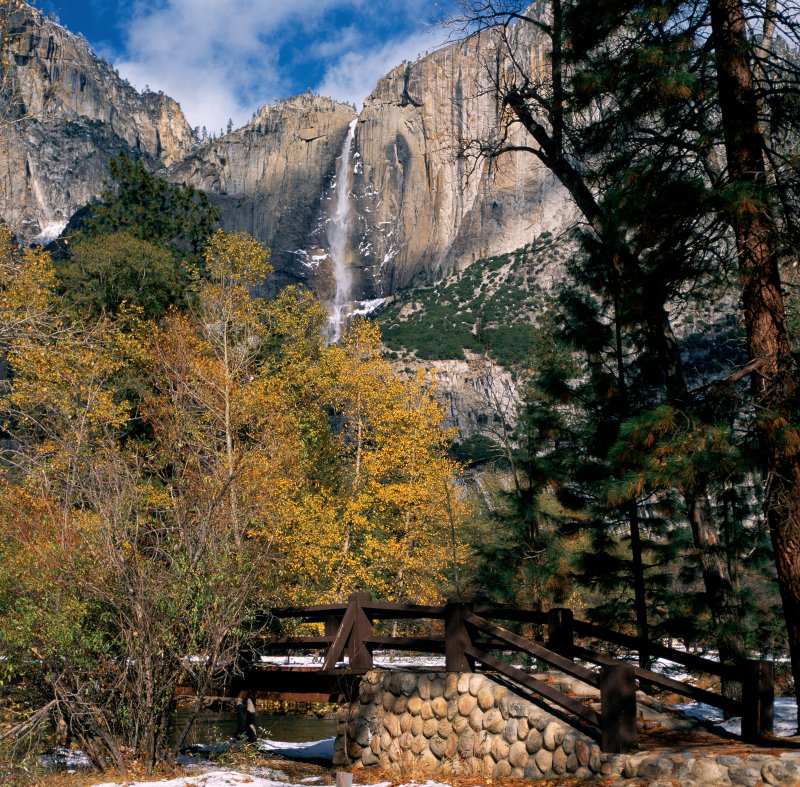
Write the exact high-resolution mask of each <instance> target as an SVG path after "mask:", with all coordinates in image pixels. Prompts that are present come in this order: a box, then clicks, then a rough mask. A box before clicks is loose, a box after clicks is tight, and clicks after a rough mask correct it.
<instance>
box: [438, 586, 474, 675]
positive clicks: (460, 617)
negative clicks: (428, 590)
mask: <svg viewBox="0 0 800 787" xmlns="http://www.w3.org/2000/svg"><path fill="white" fill-rule="evenodd" d="M474 606H475V605H474V604H473V603H471V602H468V601H462V600H460V599H449V600H448V601H447V603H446V604H445V605H444V664H445V669H446V670H447V671H448V672H472V671H473V670H474V668H475V662H474V660H473V659H471V658H470V657H469V656H467V654H466V653H465V650H466V649H467V648H468V647H470V645H472V632H471V630H470V628H469V626H468V625H467V622H466V620H465V619H464V615H465V613H466V612H472V610H473V608H474Z"/></svg>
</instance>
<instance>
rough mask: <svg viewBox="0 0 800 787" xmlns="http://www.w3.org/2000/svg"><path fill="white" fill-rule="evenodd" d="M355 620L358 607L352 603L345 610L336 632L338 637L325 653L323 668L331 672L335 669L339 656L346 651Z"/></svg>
mask: <svg viewBox="0 0 800 787" xmlns="http://www.w3.org/2000/svg"><path fill="white" fill-rule="evenodd" d="M355 621H356V608H355V607H354V606H352V605H351V606H349V607H348V608H347V610H346V611H345V613H344V617H343V618H342V623H341V625H340V626H339V630H338V631H337V632H336V637H335V638H334V640H333V642H332V643H331V646H330V648H328V652H327V653H326V654H325V663H324V664H323V666H322V669H323V670H324V671H325V672H330V671H331V670H333V668H334V667H335V666H336V662H337V661H339V658H340V657H341V655H342V653H343V652H344V646H345V645H346V644H347V640H348V638H349V637H350V632H351V631H352V629H353V624H354V623H355Z"/></svg>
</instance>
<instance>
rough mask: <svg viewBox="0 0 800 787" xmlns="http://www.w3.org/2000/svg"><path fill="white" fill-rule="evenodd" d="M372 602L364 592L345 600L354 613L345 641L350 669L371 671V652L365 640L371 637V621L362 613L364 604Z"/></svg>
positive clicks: (356, 593) (353, 594) (354, 594)
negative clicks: (351, 626)
mask: <svg viewBox="0 0 800 787" xmlns="http://www.w3.org/2000/svg"><path fill="white" fill-rule="evenodd" d="M370 601H372V596H371V595H370V594H369V593H365V592H364V591H360V590H358V591H356V592H355V593H351V594H350V595H349V596H348V598H347V603H348V605H349V606H352V607H353V608H354V611H355V618H354V620H353V628H352V629H351V630H350V636H349V638H348V640H347V651H348V655H349V656H350V669H355V670H364V671H366V670H371V669H372V651H371V650H370V649H369V645H368V643H367V640H368V639H369V638H370V637H371V636H372V621H371V620H370V619H369V618H368V617H367V613H366V612H364V608H363V606H364V604H366V603H368V602H370Z"/></svg>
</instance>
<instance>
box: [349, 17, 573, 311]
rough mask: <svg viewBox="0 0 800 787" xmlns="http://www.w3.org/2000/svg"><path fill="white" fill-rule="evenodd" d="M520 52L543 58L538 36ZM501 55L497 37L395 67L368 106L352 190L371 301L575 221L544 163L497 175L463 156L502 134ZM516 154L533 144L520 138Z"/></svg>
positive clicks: (502, 165) (529, 162) (525, 160)
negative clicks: (467, 148) (495, 85)
mask: <svg viewBox="0 0 800 787" xmlns="http://www.w3.org/2000/svg"><path fill="white" fill-rule="evenodd" d="M517 43H518V52H517V54H518V57H520V58H524V59H527V60H528V61H531V62H533V63H536V62H538V61H539V59H540V58H541V57H542V54H543V50H542V48H541V44H540V41H539V39H538V37H537V36H536V34H535V32H534V31H533V30H532V29H530V28H529V29H527V30H521V31H520V36H519V40H518V42H517ZM500 52H502V50H498V49H497V48H496V44H495V41H494V40H493V38H492V37H491V36H489V35H483V36H474V37H472V38H470V39H468V40H466V41H464V42H461V43H458V44H453V45H451V46H447V47H445V48H443V49H440V50H438V51H436V52H434V53H433V54H430V55H428V56H426V57H424V58H422V59H420V60H418V61H416V62H414V63H408V64H404V65H401V66H399V67H397V68H396V69H394V70H393V71H392V72H391V73H389V74H388V75H387V76H385V77H384V78H383V79H381V80H380V81H379V82H378V86H377V87H376V89H375V91H374V92H373V93H372V95H371V96H370V97H369V98H368V99H367V101H366V102H365V105H364V109H363V111H362V113H361V115H360V116H359V122H358V127H357V132H356V146H357V152H356V156H357V157H358V158H357V164H356V167H355V183H354V188H353V197H354V202H355V206H356V207H355V210H356V212H357V214H358V224H357V229H356V231H355V233H354V237H353V256H354V258H355V260H356V265H357V267H358V268H359V269H360V271H361V276H360V279H361V281H362V282H363V291H364V294H365V297H373V298H375V297H380V296H384V295H388V294H391V293H393V292H396V291H397V290H398V289H402V288H405V287H409V286H414V285H416V284H420V283H422V282H425V281H428V282H429V281H432V280H436V279H438V278H440V277H441V276H442V275H443V274H444V273H446V272H449V271H452V270H453V269H457V268H458V269H460V268H463V267H464V265H466V264H468V263H469V262H470V261H472V260H474V259H475V258H476V257H481V256H483V257H486V256H490V255H495V254H503V253H505V252H509V251H512V250H514V249H517V248H519V247H521V246H524V245H525V244H526V243H528V242H530V241H532V240H533V239H535V237H536V236H538V235H539V234H541V232H543V231H551V232H552V231H554V230H557V229H559V228H561V227H563V226H564V225H565V223H566V222H568V221H569V220H570V218H571V216H572V215H573V214H572V210H571V208H570V207H569V203H568V201H567V199H566V196H565V193H564V192H563V190H562V189H561V187H560V186H559V185H558V184H557V183H556V181H555V179H554V178H553V176H552V175H550V174H549V172H547V170H546V169H545V168H544V166H543V165H541V164H540V163H539V162H538V160H537V159H536V158H535V157H534V156H532V155H530V154H526V153H509V154H506V155H504V156H503V157H500V158H498V159H495V161H494V164H493V165H492V166H491V167H490V165H489V164H488V160H487V159H478V158H476V157H475V156H472V155H462V154H461V149H462V148H463V147H464V145H465V144H468V143H470V142H472V141H474V140H489V139H492V138H494V137H496V136H497V133H498V129H499V128H502V127H503V125H504V122H503V118H502V117H501V116H500V108H499V106H498V103H497V101H496V99H495V96H494V91H493V90H492V82H493V80H495V79H497V78H499V77H498V73H499V72H501V71H502V69H503V68H504V67H505V66H504V65H503V61H502V58H501V56H500ZM490 67H491V68H493V69H494V71H493V72H490V70H489V69H490ZM507 142H509V143H511V144H524V140H523V139H522V138H519V139H517V138H516V137H515V136H514V132H513V131H512V133H511V136H510V137H509V138H508V139H507Z"/></svg>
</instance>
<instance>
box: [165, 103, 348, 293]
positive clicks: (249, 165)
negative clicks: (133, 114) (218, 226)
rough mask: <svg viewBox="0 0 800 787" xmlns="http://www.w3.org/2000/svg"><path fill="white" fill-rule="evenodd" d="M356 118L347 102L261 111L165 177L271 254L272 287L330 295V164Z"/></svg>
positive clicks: (285, 105)
mask: <svg viewBox="0 0 800 787" xmlns="http://www.w3.org/2000/svg"><path fill="white" fill-rule="evenodd" d="M354 117H355V110H354V109H353V108H352V107H351V106H349V105H348V104H339V103H337V102H335V101H331V100H330V99H327V98H320V97H317V96H311V95H304V96H297V97H296V98H292V99H289V100H288V101H283V102H281V103H280V104H277V105H274V106H265V107H263V108H262V109H261V110H260V111H259V112H258V114H257V115H256V117H255V118H254V119H253V120H252V122H250V123H249V124H248V125H246V126H245V127H244V128H241V129H238V130H236V131H233V132H231V133H230V134H226V135H225V136H224V137H222V138H220V139H218V140H213V141H210V142H207V143H206V144H205V145H203V146H202V147H200V148H198V149H197V150H195V151H194V152H193V153H192V154H190V155H189V156H187V157H186V158H184V159H183V160H182V161H180V162H178V163H176V164H173V165H172V166H171V167H169V168H168V169H167V170H166V171H165V172H164V173H163V174H164V175H165V177H166V178H167V179H168V180H170V181H174V182H181V183H193V184H194V185H196V186H198V187H199V188H201V189H203V190H205V191H206V192H208V194H209V195H210V196H211V198H212V199H213V201H214V203H215V204H216V205H218V206H219V207H220V209H221V211H222V224H223V226H224V227H225V228H226V229H231V230H239V231H244V232H249V233H250V234H251V235H253V236H254V237H255V238H258V240H260V241H261V242H262V243H264V244H265V245H267V246H269V247H270V248H271V249H272V264H273V266H274V267H275V271H276V275H275V276H274V277H273V281H272V282H271V284H272V286H273V287H274V286H283V285H285V284H288V283H297V282H298V281H305V282H307V283H308V284H309V285H310V286H311V287H312V288H313V289H314V290H315V291H316V292H318V293H320V294H326V293H329V292H330V291H331V289H332V286H333V285H332V282H331V280H330V266H329V265H323V266H319V265H316V264H315V261H314V260H313V259H312V258H313V257H319V258H322V257H324V256H325V255H326V251H325V250H322V249H312V248H310V245H309V241H310V239H311V238H312V236H314V237H315V238H316V239H317V242H320V243H321V242H323V241H324V232H320V230H321V229H323V227H324V219H325V215H326V211H327V209H328V203H329V202H330V199H329V197H330V194H329V193H328V191H329V187H330V184H331V180H332V178H333V173H334V172H335V169H336V159H337V157H338V156H339V155H340V153H341V150H342V144H343V142H344V139H345V136H346V135H347V128H348V125H349V124H350V122H351V121H352V120H353V118H354Z"/></svg>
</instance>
